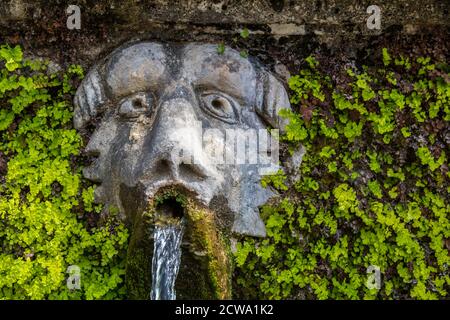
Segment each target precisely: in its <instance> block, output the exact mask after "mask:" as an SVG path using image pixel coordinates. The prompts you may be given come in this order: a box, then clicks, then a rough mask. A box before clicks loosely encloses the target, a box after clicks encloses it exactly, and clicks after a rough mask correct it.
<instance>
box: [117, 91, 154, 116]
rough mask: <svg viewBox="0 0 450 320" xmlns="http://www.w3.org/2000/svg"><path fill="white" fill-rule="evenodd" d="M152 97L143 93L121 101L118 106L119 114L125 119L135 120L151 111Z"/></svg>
mask: <svg viewBox="0 0 450 320" xmlns="http://www.w3.org/2000/svg"><path fill="white" fill-rule="evenodd" d="M151 106H152V97H151V95H149V94H145V93H136V94H134V95H132V96H129V97H127V98H125V99H123V100H122V101H121V102H120V105H119V114H120V115H121V116H123V117H127V118H137V117H139V115H141V114H145V113H148V112H149V111H150V110H151Z"/></svg>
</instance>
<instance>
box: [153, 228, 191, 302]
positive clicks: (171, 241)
mask: <svg viewBox="0 0 450 320" xmlns="http://www.w3.org/2000/svg"><path fill="white" fill-rule="evenodd" d="M182 238H183V225H182V224H181V223H180V224H167V225H162V226H160V225H156V226H155V231H154V250H153V260H152V289H151V292H150V299H152V300H175V299H176V292H175V280H176V278H177V274H178V270H179V268H180V260H181V247H180V245H181V239H182Z"/></svg>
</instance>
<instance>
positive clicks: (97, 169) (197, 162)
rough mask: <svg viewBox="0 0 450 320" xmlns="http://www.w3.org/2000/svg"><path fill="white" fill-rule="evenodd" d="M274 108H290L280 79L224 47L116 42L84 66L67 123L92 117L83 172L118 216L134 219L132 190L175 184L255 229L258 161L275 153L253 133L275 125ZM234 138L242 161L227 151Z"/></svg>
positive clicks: (259, 231)
mask: <svg viewBox="0 0 450 320" xmlns="http://www.w3.org/2000/svg"><path fill="white" fill-rule="evenodd" d="M281 108H290V105H289V100H288V97H287V94H286V91H285V89H284V87H283V85H282V84H281V83H280V82H279V81H278V80H276V79H275V78H274V77H273V76H272V75H271V74H270V73H268V72H266V71H265V70H264V69H263V68H261V67H260V66H259V65H258V64H257V63H255V62H252V61H251V60H249V59H246V58H243V57H241V56H240V54H239V53H238V52H237V51H235V50H233V49H230V48H226V50H225V52H224V53H223V54H218V52H217V46H216V45H210V44H187V45H177V44H171V45H163V44H159V43H153V42H141V43H137V44H133V45H128V46H125V47H122V48H119V49H117V50H115V51H114V52H113V53H111V54H110V55H109V56H108V57H106V58H105V59H104V60H102V61H100V62H99V63H98V64H97V65H96V66H95V67H93V68H92V69H91V70H90V72H89V73H88V75H87V76H86V78H85V79H84V80H83V82H82V84H81V86H80V87H79V88H78V91H77V93H76V96H75V118H74V123H75V126H76V128H82V127H84V126H85V125H87V124H88V123H89V122H91V121H92V120H93V119H94V118H95V119H100V121H99V122H98V123H96V130H95V132H94V133H93V135H92V136H91V138H90V141H89V144H88V145H87V148H86V150H87V152H88V153H91V154H92V155H95V156H97V160H96V161H95V162H94V164H93V165H92V166H90V167H88V168H86V169H85V171H84V175H85V176H86V178H88V179H91V180H92V181H95V182H97V183H99V184H100V185H99V186H98V188H97V189H96V200H97V201H98V202H102V203H105V204H109V205H113V206H114V207H116V208H118V209H119V211H120V213H121V214H122V216H123V217H124V218H128V219H133V215H134V214H135V212H133V211H134V210H136V209H135V206H134V205H133V203H132V202H133V200H130V199H132V198H133V196H137V194H139V196H141V197H143V198H151V197H152V196H154V195H155V193H156V192H157V191H158V190H160V189H161V188H163V187H167V186H181V187H182V188H184V189H185V190H189V191H190V192H191V193H192V194H194V195H195V197H196V198H197V200H198V201H201V202H202V203H203V204H205V205H207V206H212V205H213V203H216V202H217V203H218V202H220V203H221V206H222V207H223V206H226V207H227V210H228V211H229V212H231V213H232V214H233V216H234V217H233V223H232V230H233V231H234V232H237V233H241V234H248V235H254V236H264V235H265V227H264V224H263V222H262V221H261V219H260V217H259V213H258V206H260V205H261V204H263V203H264V202H266V201H267V200H268V198H269V197H270V196H271V195H272V191H270V190H269V189H264V188H262V187H261V186H260V182H259V181H260V178H261V169H263V168H264V167H268V166H271V167H272V168H273V167H274V166H276V165H278V159H277V158H278V154H277V150H276V149H273V148H272V151H274V152H273V153H272V155H271V156H267V153H266V151H267V148H266V150H262V149H264V147H262V148H261V146H262V145H263V144H264V143H263V142H264V141H265V139H264V137H263V136H264V135H263V134H262V133H264V132H266V131H267V130H266V129H267V128H268V127H271V128H276V129H281V130H282V129H283V126H284V122H283V120H282V119H280V118H279V116H278V111H279V109H281ZM259 130H261V131H259ZM266 137H267V134H266ZM245 138H246V139H247V140H246V139H245ZM233 139H236V140H233ZM239 139H241V140H239ZM242 139H243V140H244V141H247V144H246V143H245V142H244V146H247V148H246V149H247V150H250V151H247V153H246V154H245V155H246V156H247V158H245V162H246V163H242V162H243V161H242V158H239V157H240V156H239V155H238V153H239V152H238V151H235V152H233V150H235V149H234V148H235V147H234V146H237V144H238V143H239V141H241V142H242ZM230 141H231V142H232V141H235V142H236V143H235V144H233V143H231V142H230ZM251 144H253V146H256V147H257V148H256V149H251V148H250V145H251ZM269 147H270V146H269ZM236 148H238V147H236ZM255 152H256V153H255ZM274 153H275V154H274ZM222 156H223V157H222ZM241 156H242V155H241ZM264 157H265V158H264ZM255 159H256V161H254V160H255ZM264 159H266V160H267V159H269V161H266V162H264V161H261V160H264ZM130 193H131V194H130ZM134 193H135V194H134ZM218 199H220V201H215V200H218Z"/></svg>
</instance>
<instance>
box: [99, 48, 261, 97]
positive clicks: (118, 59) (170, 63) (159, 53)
mask: <svg viewBox="0 0 450 320" xmlns="http://www.w3.org/2000/svg"><path fill="white" fill-rule="evenodd" d="M105 71H106V74H105V80H106V83H107V85H108V87H109V90H110V91H111V92H112V93H114V94H115V95H121V94H122V93H125V91H126V90H128V88H130V87H133V89H134V90H144V89H146V88H148V87H149V86H152V85H156V84H158V83H161V82H162V83H165V82H167V81H169V80H171V79H173V77H183V78H184V79H186V80H188V81H191V82H193V81H196V80H199V81H201V82H211V83H215V84H216V86H218V87H221V86H222V85H223V86H228V87H236V89H240V90H242V89H244V88H243V86H244V87H248V88H245V90H248V91H250V92H251V91H253V90H254V88H255V83H256V72H255V69H254V67H253V65H252V63H251V62H250V61H249V60H248V59H246V58H243V57H241V55H240V54H239V52H237V51H236V50H234V49H231V48H226V50H225V52H224V53H222V54H219V53H218V50H217V45H214V44H187V45H180V44H165V45H162V44H159V43H155V42H143V43H138V44H133V45H131V46H128V47H126V48H122V49H119V50H117V51H115V52H113V53H112V54H111V55H110V56H109V58H108V59H107V63H106V70H105ZM122 91H124V92H122Z"/></svg>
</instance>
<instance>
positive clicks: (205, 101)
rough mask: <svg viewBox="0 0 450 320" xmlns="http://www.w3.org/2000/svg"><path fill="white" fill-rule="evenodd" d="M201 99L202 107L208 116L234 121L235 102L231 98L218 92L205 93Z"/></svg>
mask: <svg viewBox="0 0 450 320" xmlns="http://www.w3.org/2000/svg"><path fill="white" fill-rule="evenodd" d="M201 100H202V103H201V106H202V109H203V110H204V111H205V112H206V113H208V114H209V115H210V116H212V117H214V118H217V119H220V120H223V121H225V122H227V123H235V122H236V111H235V102H234V101H233V99H232V98H230V97H228V96H225V95H224V94H219V93H205V94H203V95H202V96H201Z"/></svg>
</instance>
